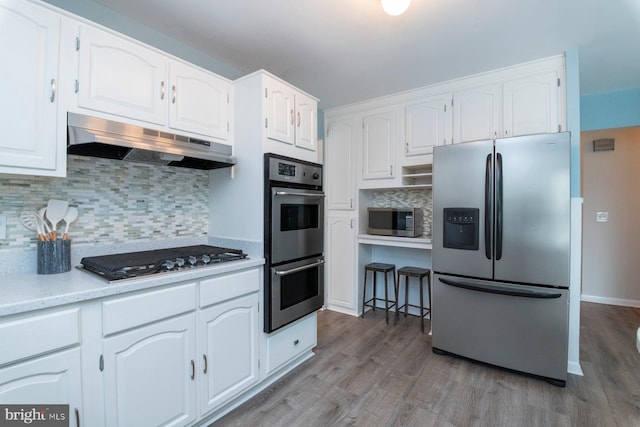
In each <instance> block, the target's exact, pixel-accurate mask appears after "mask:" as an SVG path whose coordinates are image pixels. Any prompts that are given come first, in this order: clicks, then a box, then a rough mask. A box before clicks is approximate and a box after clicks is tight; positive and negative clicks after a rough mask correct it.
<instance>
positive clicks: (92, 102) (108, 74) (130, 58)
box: [78, 25, 233, 142]
mask: <svg viewBox="0 0 640 427" xmlns="http://www.w3.org/2000/svg"><path fill="white" fill-rule="evenodd" d="M79 34H80V36H79V43H78V46H79V50H78V55H79V59H78V60H79V68H78V107H79V108H80V109H89V110H93V111H97V112H100V113H106V114H110V115H115V116H119V117H122V118H123V119H125V121H126V120H128V119H130V120H135V121H142V122H146V123H151V124H154V125H157V126H160V127H163V128H166V129H167V130H177V131H182V132H188V133H189V132H190V133H194V134H198V135H203V136H205V137H210V138H214V139H218V140H221V142H225V141H227V140H229V139H230V131H231V123H230V122H231V117H232V114H231V111H232V107H231V98H232V94H233V92H232V90H233V86H232V84H231V82H229V81H227V80H225V79H223V78H221V77H219V76H216V75H215V74H213V73H210V72H208V71H205V70H202V69H200V68H198V67H195V66H191V65H189V64H187V63H183V62H181V61H178V60H175V59H173V58H171V57H169V56H167V55H164V54H162V53H159V52H156V51H155V50H153V49H151V48H148V47H145V46H143V45H141V44H138V43H136V42H133V41H130V40H128V39H125V38H124V37H120V36H117V35H114V34H111V33H109V32H106V31H102V30H99V29H97V28H93V27H90V26H87V25H83V26H81V27H80V32H79Z"/></svg>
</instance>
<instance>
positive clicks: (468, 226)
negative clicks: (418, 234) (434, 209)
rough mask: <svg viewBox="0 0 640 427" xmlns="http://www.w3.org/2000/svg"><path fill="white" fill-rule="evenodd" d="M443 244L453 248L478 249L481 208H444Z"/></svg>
mask: <svg viewBox="0 0 640 427" xmlns="http://www.w3.org/2000/svg"><path fill="white" fill-rule="evenodd" d="M443 211H444V212H443V217H444V230H443V236H442V241H443V244H442V245H443V246H444V247H445V248H452V249H466V250H478V235H479V231H480V230H479V228H480V227H479V224H480V222H479V219H480V209H477V208H444V210H443Z"/></svg>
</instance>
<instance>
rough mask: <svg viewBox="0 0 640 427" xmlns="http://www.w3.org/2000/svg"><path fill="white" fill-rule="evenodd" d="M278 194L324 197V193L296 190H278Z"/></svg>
mask: <svg viewBox="0 0 640 427" xmlns="http://www.w3.org/2000/svg"><path fill="white" fill-rule="evenodd" d="M276 196H302V197H324V193H297V192H295V191H276Z"/></svg>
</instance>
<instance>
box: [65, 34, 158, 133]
mask: <svg viewBox="0 0 640 427" xmlns="http://www.w3.org/2000/svg"><path fill="white" fill-rule="evenodd" d="M79 55H80V58H79V61H80V64H79V82H78V84H79V86H78V105H79V106H80V107H83V108H88V109H91V110H97V111H102V112H105V113H110V114H115V115H118V116H123V117H128V118H132V119H137V120H143V121H146V122H150V123H156V124H161V125H164V124H166V122H167V104H166V98H167V97H168V87H167V80H166V79H167V59H166V58H165V57H164V56H162V55H160V54H158V53H155V52H153V51H152V50H150V49H146V48H144V47H142V46H140V45H138V44H135V43H133V42H130V41H128V40H125V39H123V38H119V37H117V36H114V35H111V34H109V33H106V32H104V31H101V30H98V29H95V28H92V27H88V26H83V27H81V28H80V50H79Z"/></svg>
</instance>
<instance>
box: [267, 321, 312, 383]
mask: <svg viewBox="0 0 640 427" xmlns="http://www.w3.org/2000/svg"><path fill="white" fill-rule="evenodd" d="M316 337H317V315H316V314H315V313H314V314H312V315H310V316H309V317H307V318H304V319H302V320H298V321H297V322H296V323H294V324H292V325H289V326H287V327H285V328H284V329H281V330H280V331H278V332H275V333H273V334H271V335H270V336H269V337H268V338H267V374H270V373H272V372H274V371H275V370H276V369H278V368H280V367H282V366H284V365H285V364H286V363H287V362H289V361H291V360H293V359H294V358H296V357H297V356H299V355H301V354H302V353H304V352H305V351H307V350H310V349H312V348H313V347H315V345H316V343H317V340H316Z"/></svg>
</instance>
